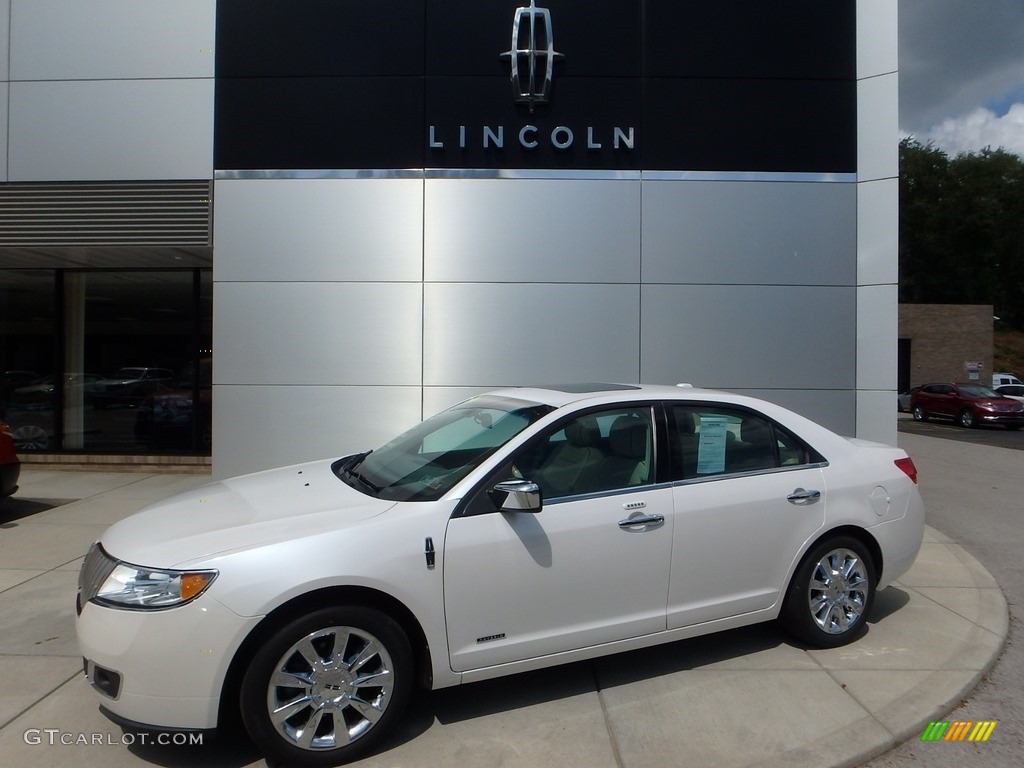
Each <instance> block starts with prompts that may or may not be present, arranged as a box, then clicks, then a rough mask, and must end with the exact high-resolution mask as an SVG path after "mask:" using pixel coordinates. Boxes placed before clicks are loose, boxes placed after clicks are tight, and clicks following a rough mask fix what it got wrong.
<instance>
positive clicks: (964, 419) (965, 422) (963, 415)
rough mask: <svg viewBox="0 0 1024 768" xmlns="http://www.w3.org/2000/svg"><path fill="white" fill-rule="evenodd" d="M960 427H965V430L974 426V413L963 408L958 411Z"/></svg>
mask: <svg viewBox="0 0 1024 768" xmlns="http://www.w3.org/2000/svg"><path fill="white" fill-rule="evenodd" d="M960 426H961V427H966V428H967V429H970V428H971V427H973V426H975V421H974V411H972V410H971V409H970V408H964V409H963V410H962V411H960Z"/></svg>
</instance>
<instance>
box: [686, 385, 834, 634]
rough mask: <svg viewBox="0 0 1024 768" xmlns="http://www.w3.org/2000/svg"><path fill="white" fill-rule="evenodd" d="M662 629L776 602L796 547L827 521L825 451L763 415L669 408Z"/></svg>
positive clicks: (696, 407)
mask: <svg viewBox="0 0 1024 768" xmlns="http://www.w3.org/2000/svg"><path fill="white" fill-rule="evenodd" d="M669 421H670V424H671V425H672V427H674V432H672V433H670V439H671V441H672V443H671V444H672V448H673V451H672V455H673V459H674V462H673V476H674V477H678V478H679V480H678V481H676V482H675V483H674V485H673V489H672V493H673V508H674V512H675V523H674V529H673V546H672V566H671V579H670V585H669V601H668V628H669V629H675V628H677V627H684V626H689V625H693V624H699V623H702V622H706V621H713V620H715V619H722V618H726V617H729V616H737V615H740V614H744V613H750V612H752V611H758V610H763V609H766V608H770V607H771V606H773V605H774V604H775V603H776V601H778V600H779V598H780V593H781V592H782V591H783V590H784V589H785V586H786V577H787V574H788V572H789V568H790V566H791V564H792V562H793V559H794V558H795V557H796V554H797V553H798V552H799V551H800V548H801V545H802V544H803V542H804V541H806V540H807V539H808V538H810V537H812V536H813V535H814V534H815V532H816V531H817V530H819V529H820V528H821V527H822V525H823V524H824V520H825V506H826V503H827V499H826V488H825V485H824V477H823V475H822V465H823V462H822V458H821V457H820V456H819V455H817V454H816V453H815V452H814V451H813V450H812V449H810V448H809V447H808V446H807V445H806V444H804V443H803V442H801V441H800V440H799V439H798V438H796V437H795V436H794V435H792V434H790V433H789V432H787V431H785V430H784V429H782V428H781V427H779V426H778V425H777V424H774V423H772V422H771V421H770V420H769V419H767V418H765V417H763V416H761V415H760V414H757V413H754V412H751V411H747V410H738V409H733V408H731V407H723V406H717V405H716V406H706V407H705V406H699V405H690V404H686V405H676V406H672V407H671V408H670V417H669Z"/></svg>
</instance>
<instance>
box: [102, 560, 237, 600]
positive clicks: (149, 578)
mask: <svg viewBox="0 0 1024 768" xmlns="http://www.w3.org/2000/svg"><path fill="white" fill-rule="evenodd" d="M215 578H217V571H170V570H168V571H163V570H156V569H154V568H139V567H137V566H134V565H128V564H126V563H118V564H117V565H116V566H115V567H114V570H112V571H111V572H110V575H109V576H107V578H106V579H105V580H104V581H103V583H102V584H101V585H100V588H99V590H98V591H97V592H96V595H95V597H94V598H93V599H94V600H95V601H96V602H97V603H100V604H102V605H109V606H112V607H114V608H174V607H176V606H179V605H184V604H185V603H187V602H189V601H191V600H195V599H196V598H197V597H199V595H201V594H203V592H204V591H206V588H207V587H209V586H210V584H212V583H213V580H214V579H215Z"/></svg>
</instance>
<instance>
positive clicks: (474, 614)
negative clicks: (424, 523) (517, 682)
mask: <svg viewBox="0 0 1024 768" xmlns="http://www.w3.org/2000/svg"><path fill="white" fill-rule="evenodd" d="M653 445H654V429H653V420H652V418H651V409H650V408H632V409H622V408H619V409H616V410H609V411H604V412H598V413H591V414H588V415H587V416H585V417H580V418H578V419H574V420H573V421H571V422H569V423H566V424H563V425H560V426H558V427H556V428H554V429H553V430H551V431H549V433H547V434H546V435H544V436H542V438H540V439H539V440H536V441H533V442H532V443H531V444H530V445H529V446H527V447H526V448H525V449H524V450H523V451H520V452H519V454H518V455H517V456H516V457H515V458H514V459H513V460H512V461H511V462H508V463H506V465H505V467H504V468H503V469H502V470H501V471H499V473H498V474H496V475H494V476H493V480H492V481H491V482H488V483H486V484H485V485H486V486H490V485H493V483H494V482H497V481H500V480H503V479H506V477H505V474H506V473H507V475H508V476H511V477H521V478H525V479H530V480H533V481H534V482H536V483H538V484H539V485H540V486H541V488H542V489H543V491H544V507H543V509H542V510H541V511H540V512H539V513H533V512H500V511H497V510H495V509H490V510H488V509H487V508H486V504H483V506H481V503H479V502H478V503H474V502H471V503H470V505H469V509H470V510H471V511H473V512H475V513H473V514H468V515H466V516H461V517H455V518H453V519H452V520H451V521H450V522H449V524H448V530H447V533H446V536H445V552H444V591H445V618H446V621H447V626H448V641H449V648H450V653H451V663H452V668H453V669H455V670H456V671H467V670H471V669H478V668H481V667H487V666H492V665H495V664H504V663H508V662H514V661H521V660H524V659H530V658H535V657H538V656H544V655H547V654H553V653H559V652H562V651H568V650H572V649H576V648H583V647H588V646H593V645H599V644H602V643H608V642H612V641H615V640H622V639H625V638H629V637H636V636H639V635H645V634H650V633H653V632H659V631H662V630H664V629H665V608H666V596H667V594H668V574H669V560H670V558H671V547H672V489H671V488H670V487H668V486H666V485H661V486H658V485H656V484H655V483H654V478H655V467H654V451H653ZM486 491H487V487H484V488H482V489H480V491H479V492H478V499H485V498H486ZM631 520H634V521H640V522H635V523H631V522H630V521H631ZM644 521H646V522H644Z"/></svg>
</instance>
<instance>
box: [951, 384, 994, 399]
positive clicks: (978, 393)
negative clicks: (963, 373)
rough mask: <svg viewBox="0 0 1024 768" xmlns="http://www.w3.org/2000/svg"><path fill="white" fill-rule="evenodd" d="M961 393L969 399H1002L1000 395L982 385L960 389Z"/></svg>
mask: <svg viewBox="0 0 1024 768" xmlns="http://www.w3.org/2000/svg"><path fill="white" fill-rule="evenodd" d="M960 391H961V392H962V393H963V394H965V395H967V396H969V397H1002V395H1000V394H999V393H997V392H995V391H993V390H991V389H989V388H988V387H983V386H981V385H980V384H972V385H971V386H969V387H960Z"/></svg>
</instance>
